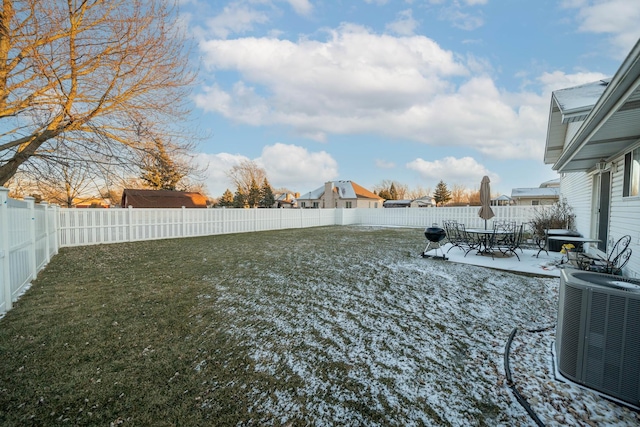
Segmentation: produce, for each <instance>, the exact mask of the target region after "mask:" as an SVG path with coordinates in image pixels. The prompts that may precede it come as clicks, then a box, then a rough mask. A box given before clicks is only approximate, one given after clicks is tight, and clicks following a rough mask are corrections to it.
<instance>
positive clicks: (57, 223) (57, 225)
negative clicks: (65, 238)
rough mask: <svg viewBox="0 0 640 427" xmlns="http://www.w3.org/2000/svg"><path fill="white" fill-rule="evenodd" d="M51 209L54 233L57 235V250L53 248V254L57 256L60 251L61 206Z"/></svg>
mask: <svg viewBox="0 0 640 427" xmlns="http://www.w3.org/2000/svg"><path fill="white" fill-rule="evenodd" d="M50 207H52V208H53V219H54V221H53V232H54V233H55V236H56V239H55V240H54V242H55V243H54V244H55V248H53V254H54V255H57V254H58V250H59V249H60V239H61V238H62V237H61V236H60V206H58V205H54V206H51V205H50Z"/></svg>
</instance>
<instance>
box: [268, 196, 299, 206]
mask: <svg viewBox="0 0 640 427" xmlns="http://www.w3.org/2000/svg"><path fill="white" fill-rule="evenodd" d="M299 195H300V194H299V193H296V194H291V193H281V194H276V202H275V203H274V205H273V207H274V208H295V207H296V205H297V197H298V196H299Z"/></svg>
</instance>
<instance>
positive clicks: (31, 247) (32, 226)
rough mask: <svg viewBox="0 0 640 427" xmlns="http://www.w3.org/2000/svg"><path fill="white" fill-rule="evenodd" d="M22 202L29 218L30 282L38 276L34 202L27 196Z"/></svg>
mask: <svg viewBox="0 0 640 427" xmlns="http://www.w3.org/2000/svg"><path fill="white" fill-rule="evenodd" d="M24 201H25V202H27V203H28V204H29V216H30V218H31V222H30V223H29V236H30V237H29V240H30V241H31V243H30V244H29V258H30V261H31V280H35V278H36V277H37V276H38V270H37V266H36V264H37V261H36V200H35V199H34V198H33V197H31V196H27V197H25V198H24Z"/></svg>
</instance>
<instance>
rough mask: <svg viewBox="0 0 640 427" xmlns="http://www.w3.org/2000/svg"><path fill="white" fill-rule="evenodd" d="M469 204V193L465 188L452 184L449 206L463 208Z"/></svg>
mask: <svg viewBox="0 0 640 427" xmlns="http://www.w3.org/2000/svg"><path fill="white" fill-rule="evenodd" d="M468 204H469V191H468V190H467V189H466V187H465V186H463V185H460V184H453V187H452V188H451V200H450V201H449V205H451V206H464V205H468Z"/></svg>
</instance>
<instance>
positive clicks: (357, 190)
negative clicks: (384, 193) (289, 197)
mask: <svg viewBox="0 0 640 427" xmlns="http://www.w3.org/2000/svg"><path fill="white" fill-rule="evenodd" d="M297 202H298V207H299V208H303V209H304V208H306V209H309V208H311V209H320V208H326V209H332V208H346V209H351V208H381V207H382V204H383V202H384V199H383V198H381V197H378V196H377V195H376V194H374V193H372V192H371V191H369V190H367V189H366V188H364V187H361V186H359V185H358V184H356V183H355V182H353V181H329V182H326V183H325V184H324V186H322V187H320V188H317V189H315V190H313V191H310V192H308V193H306V194H303V195H301V196H300V197H298V198H297Z"/></svg>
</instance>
